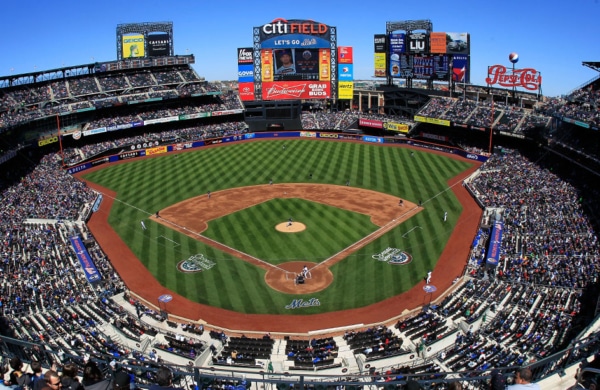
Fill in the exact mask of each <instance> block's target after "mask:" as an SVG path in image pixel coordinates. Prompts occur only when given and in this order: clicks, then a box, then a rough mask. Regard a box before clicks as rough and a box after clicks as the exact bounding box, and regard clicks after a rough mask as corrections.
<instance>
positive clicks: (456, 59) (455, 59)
mask: <svg viewBox="0 0 600 390" xmlns="http://www.w3.org/2000/svg"><path fill="white" fill-rule="evenodd" d="M452 80H454V81H455V82H457V83H468V82H469V77H468V69H467V56H466V55H454V56H452Z"/></svg>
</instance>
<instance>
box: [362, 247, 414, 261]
mask: <svg viewBox="0 0 600 390" xmlns="http://www.w3.org/2000/svg"><path fill="white" fill-rule="evenodd" d="M372 257H373V258H374V259H375V260H379V261H386V262H387V263H388V264H408V263H410V262H411V261H412V256H411V255H410V253H408V252H404V251H403V250H402V249H398V248H389V247H388V248H387V249H386V250H384V251H383V252H381V253H378V254H376V255H373V256H372Z"/></svg>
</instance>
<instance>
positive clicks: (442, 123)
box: [414, 115, 450, 126]
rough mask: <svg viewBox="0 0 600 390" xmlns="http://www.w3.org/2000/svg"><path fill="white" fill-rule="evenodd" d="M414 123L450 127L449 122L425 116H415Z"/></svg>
mask: <svg viewBox="0 0 600 390" xmlns="http://www.w3.org/2000/svg"><path fill="white" fill-rule="evenodd" d="M414 121H415V122H422V123H431V124H434V125H440V126H450V121H449V120H446V119H438V118H428V117H426V116H420V115H415V117H414Z"/></svg>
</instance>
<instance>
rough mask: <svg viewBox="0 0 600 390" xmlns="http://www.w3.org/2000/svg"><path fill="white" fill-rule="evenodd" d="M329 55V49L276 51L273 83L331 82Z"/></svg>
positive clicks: (273, 51)
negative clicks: (300, 81) (299, 81)
mask: <svg viewBox="0 0 600 390" xmlns="http://www.w3.org/2000/svg"><path fill="white" fill-rule="evenodd" d="M329 55H330V54H329V51H328V50H327V49H302V48H295V49H293V48H290V49H274V50H272V56H273V58H272V63H273V81H295V80H306V81H320V80H321V81H322V80H329V77H330V70H329V66H330V59H329Z"/></svg>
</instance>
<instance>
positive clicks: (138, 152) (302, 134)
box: [68, 122, 489, 174]
mask: <svg viewBox="0 0 600 390" xmlns="http://www.w3.org/2000/svg"><path fill="white" fill-rule="evenodd" d="M381 123H382V126H383V122H381ZM398 125H400V124H398ZM280 137H285V138H312V139H316V138H318V139H329V140H352V141H362V142H367V143H379V144H383V143H386V144H390V143H393V144H408V145H412V146H416V147H421V148H425V149H431V150H436V151H440V152H445V153H450V154H455V155H458V156H462V157H465V158H467V159H469V160H474V161H479V162H485V161H487V159H488V158H489V157H488V156H484V155H478V154H475V153H469V152H466V151H464V150H460V149H454V148H450V147H445V146H441V145H437V144H433V143H427V142H420V141H415V140H411V139H406V138H397V137H375V136H361V135H356V134H344V133H331V132H315V131H286V132H260V133H246V134H241V135H237V136H227V137H223V138H214V139H210V140H205V141H194V142H183V143H175V144H170V145H167V146H160V147H150V148H142V146H143V145H142V144H140V145H138V146H139V147H137V146H134V147H133V149H132V150H131V151H128V152H124V153H120V154H115V155H111V156H107V157H102V158H100V159H97V160H95V161H94V162H85V163H83V164H79V165H76V166H72V167H70V168H69V169H68V172H69V173H70V174H75V173H77V172H82V171H85V170H87V169H90V168H92V167H94V166H97V165H99V164H104V163H112V162H117V161H122V160H129V159H132V158H137V157H145V156H150V155H156V154H164V153H169V152H176V151H181V150H184V149H192V148H199V147H203V146H207V145H219V144H225V143H232V142H237V141H243V140H249V139H255V138H261V139H268V138H280ZM149 146H150V145H149ZM148 151H150V152H149V153H148Z"/></svg>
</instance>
